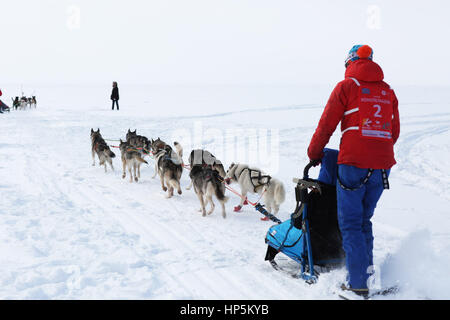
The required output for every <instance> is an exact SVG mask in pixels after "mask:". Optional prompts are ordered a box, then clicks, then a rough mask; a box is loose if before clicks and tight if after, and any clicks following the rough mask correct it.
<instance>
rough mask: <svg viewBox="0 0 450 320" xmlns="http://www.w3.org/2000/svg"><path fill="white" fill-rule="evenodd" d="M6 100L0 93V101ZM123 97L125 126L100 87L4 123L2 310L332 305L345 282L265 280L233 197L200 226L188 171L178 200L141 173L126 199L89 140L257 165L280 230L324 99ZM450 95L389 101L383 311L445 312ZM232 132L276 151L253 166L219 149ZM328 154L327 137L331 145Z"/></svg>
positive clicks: (41, 99) (258, 246)
mask: <svg viewBox="0 0 450 320" xmlns="http://www.w3.org/2000/svg"><path fill="white" fill-rule="evenodd" d="M14 88H15V87H13V86H10V87H7V86H6V87H2V89H3V92H4V94H5V95H7V92H8V89H9V91H10V92H12V91H13V90H15V91H17V90H18V89H17V88H15V89H14ZM126 89H127V88H126V87H122V88H121V93H122V100H121V101H120V104H121V110H120V111H119V112H116V111H115V112H112V111H111V110H110V106H109V101H107V100H104V96H106V97H108V93H109V92H108V90H109V88H96V90H94V89H92V88H87V87H86V88H71V87H58V86H54V87H51V86H47V87H42V88H40V89H39V90H38V92H37V96H38V108H37V109H36V110H27V111H17V112H11V113H10V114H7V115H0V127H1V132H2V133H1V135H0V196H1V201H0V270H1V272H0V298H1V299H122V298H123V299H130V298H131V299H336V296H335V295H334V294H333V291H334V290H335V288H336V287H337V286H338V284H340V283H341V282H342V281H343V280H344V278H345V270H336V271H333V272H331V273H328V274H324V275H322V276H321V277H320V279H319V281H318V283H317V284H316V285H314V286H309V285H307V284H305V283H303V282H302V281H300V280H293V279H292V278H289V277H288V276H286V275H284V274H279V273H277V272H275V271H274V270H273V269H272V268H271V267H270V265H269V264H268V263H266V262H265V261H264V255H265V250H266V245H265V243H264V237H265V233H266V231H267V230H268V228H269V227H270V226H271V223H268V222H261V221H260V219H259V218H260V217H261V215H260V214H258V213H256V212H255V211H254V210H253V209H252V208H250V207H248V208H246V209H245V211H244V212H242V213H234V212H232V208H233V206H234V205H235V204H236V203H237V202H238V199H237V198H236V197H235V196H234V195H232V194H228V195H229V196H230V198H231V199H230V201H229V202H228V204H227V214H228V216H227V219H225V220H224V219H223V218H222V217H221V215H220V214H219V210H218V208H216V212H215V213H213V214H212V215H211V216H209V217H207V218H203V217H201V215H200V213H199V212H198V211H197V210H198V208H199V203H198V200H197V198H196V196H195V194H194V193H193V191H192V190H191V191H186V190H184V188H185V187H186V186H187V185H188V184H189V177H188V172H187V171H184V172H183V176H182V185H183V194H182V195H181V196H178V195H176V196H174V198H172V199H166V198H165V194H164V193H163V191H162V190H161V188H160V184H159V181H158V180H157V179H155V180H154V179H151V176H152V175H153V172H154V171H153V170H154V169H153V165H152V163H151V160H149V162H150V163H151V164H150V165H149V166H145V167H143V170H142V179H141V181H140V182H139V183H132V184H131V183H129V182H128V180H122V179H121V165H120V154H119V152H118V150H117V149H113V151H114V152H116V154H117V156H118V157H117V158H116V159H114V165H115V168H116V171H114V172H111V171H108V173H106V174H105V173H104V170H103V169H102V168H99V167H98V166H96V167H92V166H91V161H92V160H91V156H90V140H89V132H90V129H91V128H100V129H101V132H102V134H103V136H104V137H105V138H111V139H117V138H124V136H125V133H126V131H127V130H128V128H131V129H134V128H137V131H138V133H139V134H142V135H145V136H147V137H154V138H156V137H158V136H159V137H161V138H162V139H164V140H166V141H168V142H169V141H172V140H173V139H175V138H177V139H178V140H180V142H181V143H182V144H183V146H184V149H185V155H186V154H188V153H189V152H190V149H191V148H193V147H195V148H198V147H202V146H203V147H206V148H207V149H208V150H210V151H212V152H213V153H216V155H217V156H220V157H221V158H222V161H223V162H224V163H225V165H226V166H227V167H228V165H229V164H230V163H231V161H234V160H238V161H239V160H240V161H245V160H246V159H247V160H248V159H254V161H250V162H251V163H252V164H256V165H257V166H260V167H264V168H266V169H268V171H269V172H270V173H272V174H273V175H274V176H276V177H277V178H279V179H281V180H282V181H283V182H284V184H285V187H286V190H287V191H288V195H287V200H286V202H285V203H284V204H283V205H282V207H281V212H280V214H279V217H280V218H281V219H282V220H285V219H287V218H288V217H289V214H290V212H291V210H292V209H293V208H294V194H293V184H292V182H291V180H292V178H293V177H299V176H300V172H302V169H303V167H304V165H305V164H306V163H307V158H306V148H307V145H308V143H309V139H310V138H311V136H312V133H313V131H314V128H315V126H316V124H317V121H318V119H319V117H320V114H321V112H322V110H323V109H322V108H323V104H324V103H325V102H326V100H327V98H328V91H329V90H330V89H331V87H321V88H319V87H317V88H313V89H311V88H295V87H274V88H270V87H264V88H257V87H253V88H245V87H244V88H230V87H227V88H222V89H221V88H219V87H215V88H208V87H205V88H195V89H194V88H189V87H176V88H158V87H145V86H135V87H130V88H128V90H126ZM102 90H103V91H102ZM94 91H97V92H95V93H94ZM127 92H128V95H127ZM449 92H450V88H427V89H419V88H399V89H398V90H397V95H398V97H399V100H400V112H401V124H402V127H401V136H400V139H399V141H398V144H397V145H396V155H397V160H398V165H397V166H396V167H394V169H393V170H392V174H391V178H390V183H391V190H389V191H387V192H385V194H384V195H383V197H382V199H381V201H380V202H379V205H378V208H377V210H376V213H375V217H374V219H373V221H374V232H375V252H374V254H375V262H376V265H377V270H378V274H379V275H380V278H381V282H382V283H383V284H392V283H396V282H397V283H399V284H400V286H401V288H402V290H401V291H400V293H398V294H397V295H395V296H393V297H390V298H392V299H423V298H430V299H449V298H450V293H449V292H450V291H449V290H448V289H449V288H450V271H449V270H450V269H449V268H448V266H449V265H450V231H449V228H450V209H449V205H450V111H449V106H450V93H449ZM131 93H132V94H131ZM10 95H11V96H13V95H15V94H14V93H11V94H10ZM3 98H5V97H3ZM9 101H10V100H9V98H8V99H5V102H7V103H8V102H9ZM248 128H251V130H249V129H248ZM264 128H267V129H269V131H268V132H265V131H260V129H264ZM239 130H241V131H239ZM242 130H243V131H242ZM229 133H234V134H237V135H239V136H240V137H241V138H249V139H244V140H245V141H247V142H248V141H259V140H252V139H253V138H255V137H254V135H255V134H256V136H257V137H258V138H259V139H260V138H261V137H262V138H264V137H265V136H268V137H269V138H268V141H269V142H270V141H272V140H273V139H274V140H273V141H274V144H273V145H272V146H271V147H270V148H269V151H268V152H265V151H264V150H263V149H262V151H261V150H260V151H258V150H254V151H255V152H257V153H256V154H257V157H256V158H252V156H250V155H247V156H246V155H240V154H239V153H238V152H236V153H233V152H230V150H229V149H225V148H224V147H223V146H224V141H225V144H226V141H227V139H226V138H224V137H226V136H227V134H229ZM179 135H181V137H178V136H179ZM252 135H253V136H252ZM272 138H273V139H272ZM277 139H279V140H277ZM277 141H279V143H278V142H277ZM338 141H339V134H335V135H334V136H333V138H332V141H331V144H330V146H331V147H335V148H336V147H337V145H338ZM112 144H114V142H112ZM238 145H239V143H238ZM253 148H254V145H252V146H251V147H250V148H249V149H250V150H253ZM258 152H259V153H258ZM230 154H231V155H230ZM185 159H186V156H185ZM267 159H269V160H267ZM97 163H98V162H97ZM314 170H315V171H313V172H312V174H313V175H314V174H317V169H314ZM279 261H280V264H281V265H283V266H285V267H286V268H287V269H290V270H292V271H295V269H296V268H297V265H296V264H295V263H293V262H291V261H290V260H288V259H287V258H283V257H279ZM380 299H381V298H380Z"/></svg>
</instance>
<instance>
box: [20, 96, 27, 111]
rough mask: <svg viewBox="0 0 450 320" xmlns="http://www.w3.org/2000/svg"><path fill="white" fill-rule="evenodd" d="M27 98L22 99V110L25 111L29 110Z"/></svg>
mask: <svg viewBox="0 0 450 320" xmlns="http://www.w3.org/2000/svg"><path fill="white" fill-rule="evenodd" d="M27 101H28V100H27V97H22V98H20V110H25V109H26V108H27Z"/></svg>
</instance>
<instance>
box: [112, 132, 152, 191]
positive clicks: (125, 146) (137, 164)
mask: <svg viewBox="0 0 450 320" xmlns="http://www.w3.org/2000/svg"><path fill="white" fill-rule="evenodd" d="M119 148H120V152H121V154H122V168H123V173H122V179H125V177H126V176H127V173H126V168H128V172H129V173H130V182H133V173H134V181H136V182H138V178H139V179H140V178H141V164H142V163H146V164H148V162H147V161H145V160H144V159H142V158H141V154H140V153H139V152H138V151H136V149H134V148H133V146H131V145H130V144H129V143H127V142H123V141H122V139H120V144H119ZM131 169H133V173H132V172H131ZM136 169H137V175H136Z"/></svg>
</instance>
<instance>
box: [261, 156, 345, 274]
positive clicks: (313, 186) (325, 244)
mask: <svg viewBox="0 0 450 320" xmlns="http://www.w3.org/2000/svg"><path fill="white" fill-rule="evenodd" d="M337 154H338V151H336V150H332V149H324V157H323V159H322V164H321V169H320V174H319V177H318V179H311V178H309V170H310V169H311V167H312V166H313V165H314V163H313V162H310V163H309V164H308V165H307V166H306V167H305V169H304V171H303V179H293V182H294V183H295V184H296V186H295V196H296V202H297V203H296V208H295V211H294V213H293V214H292V215H291V218H290V219H289V220H286V221H284V222H281V221H280V222H279V223H278V224H277V225H274V226H272V227H271V228H270V229H269V231H268V232H267V234H266V238H265V241H266V244H267V245H268V247H267V253H266V258H265V260H268V261H269V262H270V264H271V265H272V266H273V267H274V268H275V269H276V270H280V269H281V268H280V267H279V266H278V264H277V263H276V261H275V256H276V255H277V254H278V253H280V252H281V253H283V254H284V255H286V256H288V257H289V258H290V259H292V260H294V261H296V262H297V263H299V264H300V274H299V275H298V277H299V278H301V279H303V280H305V281H306V282H308V283H314V282H316V280H317V277H318V272H317V271H316V270H319V269H320V270H325V271H329V270H332V269H334V268H337V267H341V266H342V265H343V264H344V263H345V260H344V259H345V253H344V250H343V248H342V236H341V233H340V230H339V226H338V220H337V199H336V180H337Z"/></svg>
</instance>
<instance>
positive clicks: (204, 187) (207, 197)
mask: <svg viewBox="0 0 450 320" xmlns="http://www.w3.org/2000/svg"><path fill="white" fill-rule="evenodd" d="M189 177H190V178H191V181H192V184H193V185H194V191H195V193H196V194H197V197H198V199H199V200H200V206H201V208H200V210H201V212H202V216H203V217H205V216H206V209H205V207H206V205H207V204H208V203H210V205H211V208H210V210H209V211H208V214H211V213H213V211H214V208H215V205H214V202H213V200H212V197H213V195H215V196H216V198H217V200H219V202H220V205H221V206H222V217H223V218H226V216H227V214H226V212H225V203H226V202H227V201H228V197H226V196H225V185H224V184H223V178H222V177H221V176H220V174H219V171H217V170H215V169H213V168H212V166H211V165H207V166H203V165H201V164H200V165H198V164H197V165H194V166H191V172H190V173H189Z"/></svg>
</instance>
